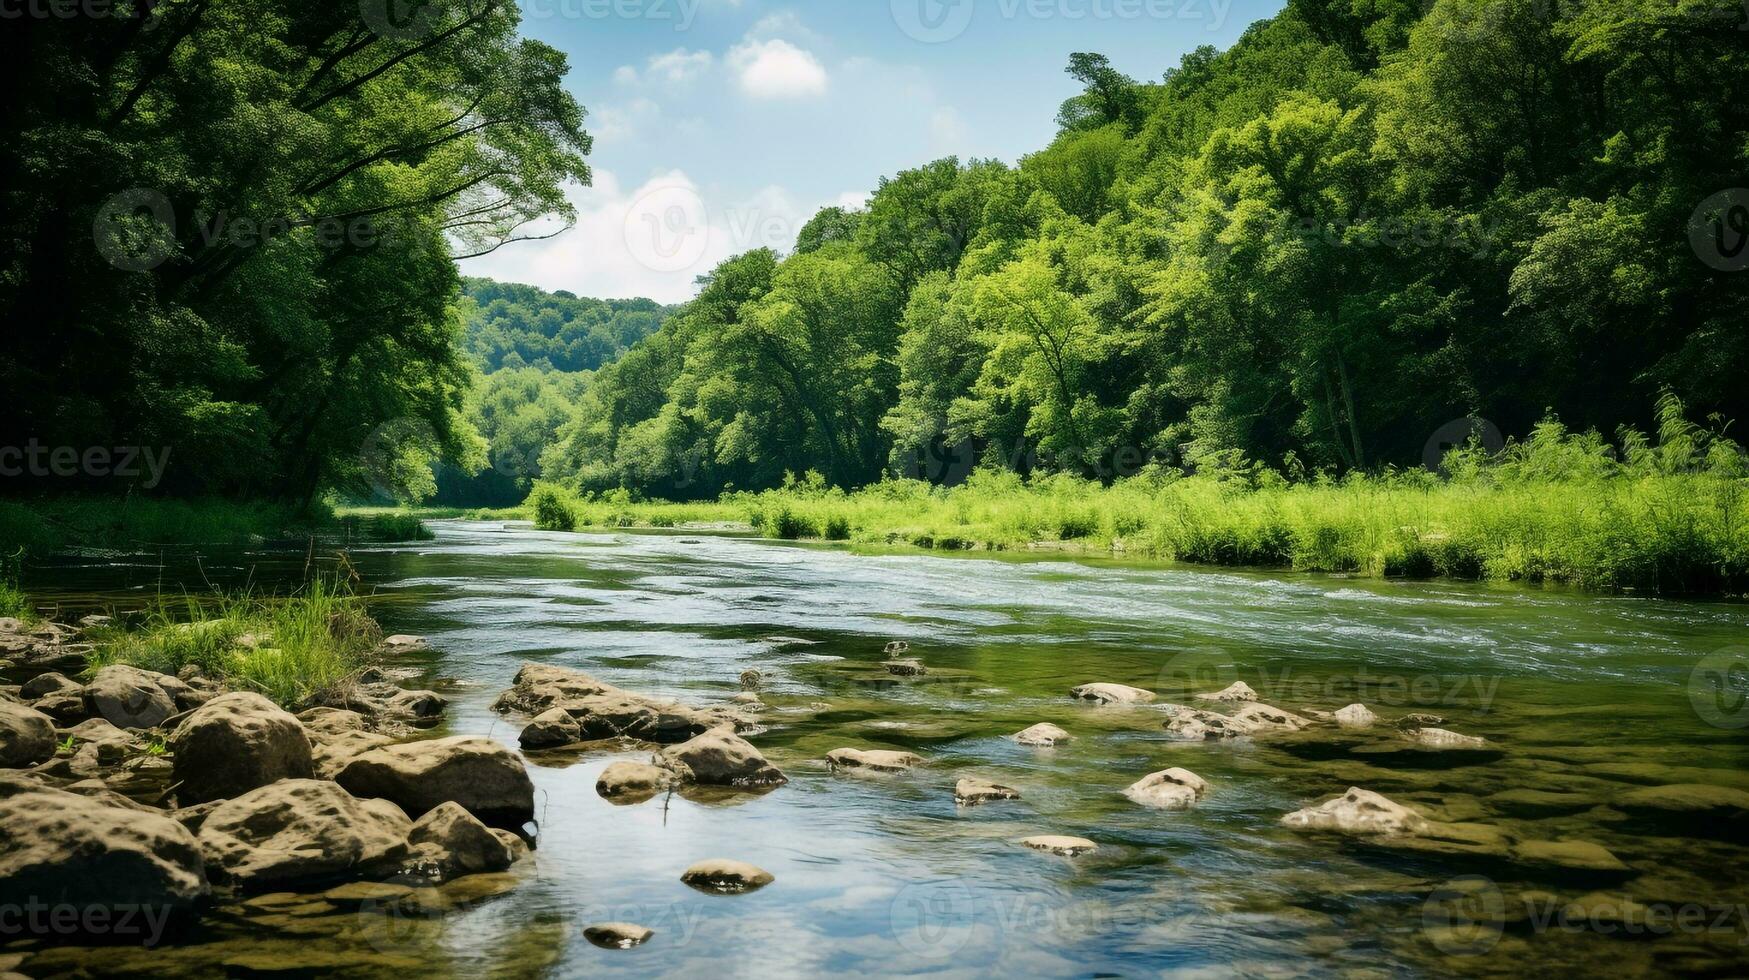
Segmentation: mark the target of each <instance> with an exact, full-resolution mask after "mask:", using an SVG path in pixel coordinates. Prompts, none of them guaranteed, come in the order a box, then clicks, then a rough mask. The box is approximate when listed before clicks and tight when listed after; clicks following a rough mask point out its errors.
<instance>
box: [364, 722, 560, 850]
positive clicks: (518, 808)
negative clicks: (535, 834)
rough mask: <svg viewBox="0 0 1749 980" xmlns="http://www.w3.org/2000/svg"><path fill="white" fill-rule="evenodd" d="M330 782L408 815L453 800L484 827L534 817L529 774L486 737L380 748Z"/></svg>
mask: <svg viewBox="0 0 1749 980" xmlns="http://www.w3.org/2000/svg"><path fill="white" fill-rule="evenodd" d="M334 779H335V781H336V782H338V783H339V784H340V785H341V786H343V787H345V788H346V789H347V791H348V792H351V793H352V794H353V795H354V796H358V797H361V798H371V797H378V798H381V799H385V800H389V801H390V802H392V803H394V804H395V805H397V806H399V807H400V808H401V809H402V810H404V811H406V813H407V814H408V815H409V816H424V815H425V814H426V813H429V812H430V811H431V810H432V809H434V808H435V807H437V806H438V805H439V804H442V803H445V802H451V801H453V802H455V803H460V804H461V805H462V807H463V808H465V809H466V810H467V811H468V812H469V813H472V814H473V815H474V816H476V817H478V818H480V820H482V821H484V822H485V823H486V824H487V825H488V826H493V827H508V828H511V829H515V828H518V827H521V826H522V825H523V824H524V823H527V822H528V821H530V820H532V819H534V783H532V782H531V781H530V780H529V778H528V770H527V769H526V768H524V767H523V764H522V760H521V759H519V758H517V757H516V756H515V755H513V754H511V753H510V751H509V750H507V749H505V748H504V747H503V746H502V745H499V744H498V743H497V742H494V741H492V740H491V739H487V738H479V737H477V736H469V735H461V736H456V737H453V738H440V739H434V740H431V741H426V742H409V743H406V744H403V745H385V746H382V747H380V748H375V749H371V750H370V751H368V752H364V753H362V754H360V755H358V756H356V757H355V758H353V759H352V760H351V761H350V762H348V763H346V765H345V766H344V767H342V768H341V769H340V771H339V772H338V773H337V774H336V775H335V777H334Z"/></svg>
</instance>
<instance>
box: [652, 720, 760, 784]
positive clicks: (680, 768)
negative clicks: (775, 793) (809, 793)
mask: <svg viewBox="0 0 1749 980" xmlns="http://www.w3.org/2000/svg"><path fill="white" fill-rule="evenodd" d="M661 760H662V761H661V764H662V766H663V767H664V768H666V769H668V770H669V771H671V772H673V773H674V775H675V776H676V777H677V778H678V779H679V780H680V781H681V782H687V783H699V784H702V785H706V786H777V785H781V784H783V783H786V782H788V781H789V780H788V779H787V778H786V777H785V776H784V774H783V773H782V772H780V771H779V770H778V768H777V767H776V766H774V765H772V764H771V763H769V762H767V761H766V760H765V756H763V755H760V754H759V750H758V749H756V748H754V747H753V746H752V745H750V744H748V742H747V741H746V740H745V739H743V738H741V737H740V736H738V735H736V734H735V733H733V732H731V731H728V730H727V729H721V728H719V729H714V730H712V731H707V732H705V733H704V734H702V735H699V736H697V737H695V738H693V739H691V740H689V741H687V742H684V743H682V744H680V745H676V746H674V747H672V748H668V749H664V750H663V751H662V756H661Z"/></svg>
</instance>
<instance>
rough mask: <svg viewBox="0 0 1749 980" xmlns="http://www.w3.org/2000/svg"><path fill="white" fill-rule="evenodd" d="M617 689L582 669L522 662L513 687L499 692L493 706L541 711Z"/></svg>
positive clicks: (529, 713)
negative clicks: (501, 692)
mask: <svg viewBox="0 0 1749 980" xmlns="http://www.w3.org/2000/svg"><path fill="white" fill-rule="evenodd" d="M618 691H619V689H618V688H616V687H614V686H613V685H611V684H604V683H602V682H601V681H598V680H596V679H595V678H593V677H590V676H589V675H588V674H585V673H583V672H582V671H580V670H571V669H569V668H565V667H553V666H549V665H547V664H523V665H522V669H521V670H518V671H517V672H516V678H515V679H514V680H513V681H512V682H511V688H510V690H508V691H505V692H504V693H503V694H500V695H499V696H498V700H497V701H495V702H493V704H492V708H493V710H496V711H520V712H522V713H523V714H526V715H538V714H540V713H541V712H543V711H545V710H547V709H548V708H551V707H553V706H554V705H557V704H560V703H562V702H569V701H574V700H576V699H578V698H585V697H593V696H595V695H598V694H608V693H618Z"/></svg>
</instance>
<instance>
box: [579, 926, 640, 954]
mask: <svg viewBox="0 0 1749 980" xmlns="http://www.w3.org/2000/svg"><path fill="white" fill-rule="evenodd" d="M653 935H655V933H654V932H652V931H650V930H649V929H646V928H644V927H643V926H640V925H634V924H632V923H630V922H599V923H596V924H595V925H592V926H585V927H584V929H583V938H584V939H587V940H589V942H590V943H591V944H593V945H596V946H599V947H601V948H602V949H631V948H632V947H633V946H642V945H643V944H644V943H647V942H649V941H650V937H651V936H653Z"/></svg>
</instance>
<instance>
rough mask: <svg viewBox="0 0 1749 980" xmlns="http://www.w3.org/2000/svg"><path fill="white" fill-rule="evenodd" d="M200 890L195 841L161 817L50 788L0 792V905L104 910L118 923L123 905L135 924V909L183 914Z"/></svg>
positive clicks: (201, 865)
mask: <svg viewBox="0 0 1749 980" xmlns="http://www.w3.org/2000/svg"><path fill="white" fill-rule="evenodd" d="M207 893H208V886H207V879H206V865H205V862H204V860H203V859H202V856H201V849H200V846H199V844H197V843H196V842H195V838H194V835H193V834H191V833H189V832H188V831H187V830H186V829H185V828H184V827H183V826H182V825H181V824H179V823H177V822H176V821H174V820H171V819H170V818H169V817H167V816H164V815H162V814H158V813H150V812H141V811H139V810H135V809H120V808H117V807H113V806H108V805H106V804H105V803H104V802H103V801H101V800H97V799H91V798H87V797H84V796H81V795H78V794H76V793H66V792H60V791H58V790H52V789H40V790H35V791H30V792H22V793H17V794H14V795H10V796H5V795H3V794H0V906H15V907H17V906H23V905H25V904H26V903H28V902H32V901H36V902H47V903H49V904H51V905H56V904H59V905H66V906H71V907H73V908H77V909H79V910H81V913H82V915H81V917H83V913H84V912H86V911H89V910H93V909H108V910H110V912H111V913H112V914H111V916H110V917H109V918H108V920H107V921H109V922H111V923H114V924H116V925H117V926H118V927H119V924H120V923H121V921H122V919H121V913H122V912H123V911H124V910H128V909H131V910H132V914H130V916H129V921H134V922H139V921H140V918H139V915H138V913H139V912H140V910H141V909H142V908H149V909H151V910H152V912H153V915H155V916H164V915H165V914H168V915H170V916H172V917H175V918H182V917H185V916H189V915H191V914H192V913H193V911H194V909H195V908H196V906H197V905H198V903H199V902H200V901H201V900H202V899H204V898H205V897H206V895H207ZM161 921H162V919H160V922H161ZM142 925H144V924H143V923H142ZM116 935H118V936H119V935H120V934H119V933H117V934H116ZM15 938H18V937H16V936H15ZM26 938H28V937H26ZM42 938H45V939H46V938H53V937H47V936H45V937H42ZM111 938H115V937H113V936H112V937H111ZM125 938H127V939H129V940H131V941H133V942H136V943H140V942H145V941H147V940H148V939H152V938H156V937H154V936H148V935H146V934H145V933H144V932H143V931H142V933H140V934H139V935H138V936H127V937H125Z"/></svg>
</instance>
